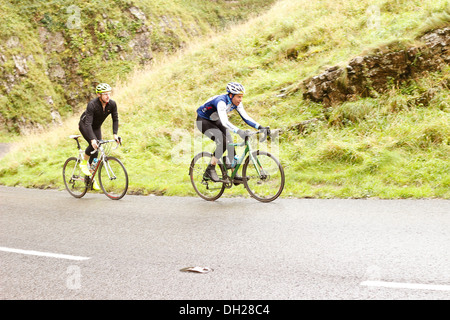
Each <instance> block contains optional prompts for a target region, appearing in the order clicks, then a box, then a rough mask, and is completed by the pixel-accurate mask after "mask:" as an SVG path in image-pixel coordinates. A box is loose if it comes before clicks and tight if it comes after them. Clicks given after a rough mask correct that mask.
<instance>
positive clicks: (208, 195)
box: [189, 152, 225, 201]
mask: <svg viewBox="0 0 450 320" xmlns="http://www.w3.org/2000/svg"><path fill="white" fill-rule="evenodd" d="M211 157H212V154H211V153H209V152H200V153H199V154H197V155H196V156H195V157H194V159H192V162H191V166H190V168H189V176H190V178H191V183H192V186H193V187H194V190H195V192H197V194H198V195H199V196H200V197H201V198H203V199H205V200H208V201H214V200H217V199H219V198H220V196H222V194H223V192H224V190H225V183H223V182H213V181H212V180H210V179H207V178H205V177H204V176H203V175H204V173H205V170H206V167H207V166H208V165H209V164H210V163H211ZM216 167H218V168H220V172H217V175H218V176H219V178H220V179H222V177H223V176H224V172H223V168H222V166H216Z"/></svg>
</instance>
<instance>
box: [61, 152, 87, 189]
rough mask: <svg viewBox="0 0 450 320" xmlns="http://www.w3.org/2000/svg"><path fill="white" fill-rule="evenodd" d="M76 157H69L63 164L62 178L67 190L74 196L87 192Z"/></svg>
mask: <svg viewBox="0 0 450 320" xmlns="http://www.w3.org/2000/svg"><path fill="white" fill-rule="evenodd" d="M78 164H79V162H78V160H77V158H75V157H71V158H69V159H67V160H66V162H65V163H64V166H63V180H64V185H65V186H66V189H67V191H68V192H69V193H70V194H71V195H72V196H74V197H75V198H81V197H83V196H84V195H85V194H86V192H87V185H86V183H85V176H84V174H83V173H82V172H81V169H80V167H79V165H78Z"/></svg>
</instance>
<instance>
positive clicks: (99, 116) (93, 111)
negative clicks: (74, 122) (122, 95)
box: [80, 98, 119, 140]
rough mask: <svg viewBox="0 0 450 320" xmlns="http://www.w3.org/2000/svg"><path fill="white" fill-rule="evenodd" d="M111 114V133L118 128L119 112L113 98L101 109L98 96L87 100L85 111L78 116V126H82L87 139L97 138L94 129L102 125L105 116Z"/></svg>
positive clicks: (115, 131)
mask: <svg viewBox="0 0 450 320" xmlns="http://www.w3.org/2000/svg"><path fill="white" fill-rule="evenodd" d="M110 114H111V117H112V126H113V134H117V131H118V130H119V114H118V113H117V104H116V102H115V101H114V100H109V101H108V103H107V104H106V106H105V111H103V107H102V103H101V102H100V99H99V98H95V99H93V100H91V101H89V103H88V105H87V108H86V111H84V112H83V114H82V115H81V117H80V126H82V125H83V126H84V127H85V128H86V130H87V133H88V135H89V139H90V140H93V139H97V137H96V136H95V134H94V130H95V129H98V128H100V127H101V126H102V124H103V122H104V121H105V119H106V117H108V115H110Z"/></svg>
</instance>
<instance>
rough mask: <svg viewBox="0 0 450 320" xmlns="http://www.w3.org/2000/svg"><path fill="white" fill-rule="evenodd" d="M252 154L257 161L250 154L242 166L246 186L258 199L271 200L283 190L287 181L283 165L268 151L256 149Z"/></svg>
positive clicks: (262, 200)
mask: <svg viewBox="0 0 450 320" xmlns="http://www.w3.org/2000/svg"><path fill="white" fill-rule="evenodd" d="M252 156H253V158H254V159H255V161H256V163H253V161H251V160H250V159H251V157H250V156H248V157H247V158H246V159H245V163H244V167H243V168H242V177H243V180H244V186H245V188H246V189H247V191H248V193H249V194H250V195H251V196H252V197H253V198H255V199H256V200H258V201H261V202H271V201H273V200H275V199H276V198H278V197H279V196H280V194H281V192H283V188H284V182H285V177H284V170H283V167H282V166H281V164H280V162H279V161H278V160H277V158H275V157H274V156H273V155H271V154H270V153H268V152H265V151H259V150H258V151H254V152H253V153H252ZM257 168H258V169H259V173H258V170H257Z"/></svg>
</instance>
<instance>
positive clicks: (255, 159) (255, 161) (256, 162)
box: [230, 139, 261, 179]
mask: <svg viewBox="0 0 450 320" xmlns="http://www.w3.org/2000/svg"><path fill="white" fill-rule="evenodd" d="M244 144H245V150H244V152H243V153H242V155H241V156H240V157H239V158H238V160H237V163H236V166H235V167H234V169H233V172H232V173H231V179H234V177H235V176H236V174H237V172H238V170H239V167H240V166H241V164H242V162H243V161H244V158H245V156H246V155H247V153H248V154H249V157H250V160H251V162H252V163H253V165H254V166H255V169H256V171H257V172H258V175H259V176H260V175H261V163H259V160H258V157H254V156H253V150H252V148H251V147H250V142H249V140H248V139H247V140H246V141H245V142H243V143H230V146H234V147H241V146H243V145H244Z"/></svg>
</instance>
